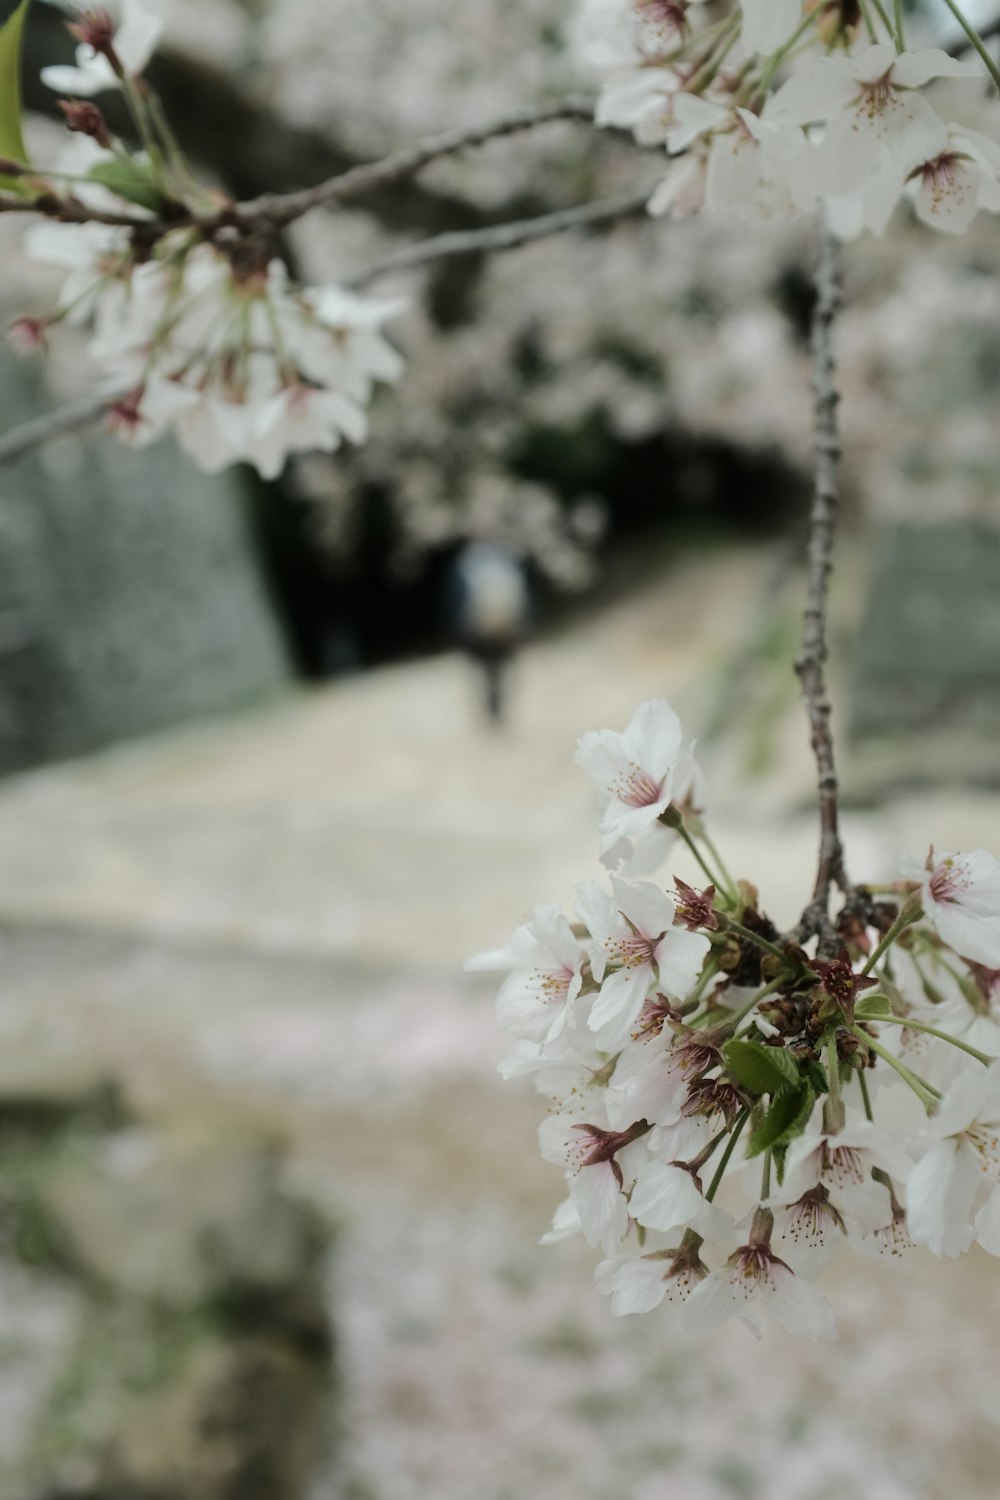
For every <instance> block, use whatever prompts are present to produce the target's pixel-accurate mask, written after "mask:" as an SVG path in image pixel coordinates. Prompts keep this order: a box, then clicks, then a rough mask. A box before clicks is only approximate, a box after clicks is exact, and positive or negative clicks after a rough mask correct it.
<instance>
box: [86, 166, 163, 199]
mask: <svg viewBox="0 0 1000 1500" xmlns="http://www.w3.org/2000/svg"><path fill="white" fill-rule="evenodd" d="M87 176H88V177H89V178H90V180H91V181H92V182H99V183H100V184H101V186H102V187H106V188H110V189H111V191H112V192H113V193H117V195H118V197H119V198H124V199H125V202H126V203H136V204H138V206H139V207H140V208H148V209H151V210H153V211H154V212H155V211H156V209H158V208H159V207H160V206H161V204H162V202H163V196H162V194H161V193H160V191H159V189H158V188H157V186H156V183H155V182H154V181H153V178H152V177H151V176H150V173H149V169H148V167H146V166H144V165H143V163H142V162H140V161H137V160H136V159H135V157H131V158H130V159H129V160H128V161H120V160H119V159H118V158H117V157H114V158H113V159H112V160H110V161H98V162H95V163H94V165H93V166H92V167H91V169H90V171H89V172H88V173H87Z"/></svg>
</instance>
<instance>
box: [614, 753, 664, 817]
mask: <svg viewBox="0 0 1000 1500" xmlns="http://www.w3.org/2000/svg"><path fill="white" fill-rule="evenodd" d="M665 779H666V778H664V780H665ZM664 780H661V781H655V780H654V779H653V777H652V776H650V774H649V772H648V771H644V770H643V769H642V767H641V766H638V765H636V763H635V761H632V762H630V765H629V769H628V771H627V772H626V773H625V774H624V775H623V776H620V777H619V778H618V780H617V781H616V782H614V783H613V784H612V785H611V786H610V787H609V791H610V793H611V795H612V797H616V798H617V799H618V801H619V802H624V803H625V806H626V807H652V806H653V804H654V803H656V802H659V801H660V799H661V798H662V796H663V785H664Z"/></svg>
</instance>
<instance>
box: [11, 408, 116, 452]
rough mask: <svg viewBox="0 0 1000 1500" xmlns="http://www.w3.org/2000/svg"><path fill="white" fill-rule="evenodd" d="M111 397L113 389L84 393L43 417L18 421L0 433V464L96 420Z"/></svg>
mask: <svg viewBox="0 0 1000 1500" xmlns="http://www.w3.org/2000/svg"><path fill="white" fill-rule="evenodd" d="M115 399H116V394H115V393H112V394H111V395H103V396H84V397H82V398H81V399H80V400H79V401H71V402H70V403H69V404H68V405H66V406H60V407H59V408H58V409H57V410H56V411H53V412H49V413H48V414H47V415H46V416H44V417H36V418H35V419H34V420H33V421H31V422H22V423H21V425H20V426H19V427H13V428H11V430H10V432H7V433H5V434H4V436H3V437H0V468H3V467H5V466H6V465H7V464H13V463H16V462H17V460H18V459H19V458H24V457H25V456H26V455H27V454H28V453H31V452H33V451H34V449H36V448H41V447H42V446H43V444H45V443H47V442H48V441H49V440H50V439H51V438H56V437H62V436H64V434H66V433H68V432H76V431H78V430H79V429H80V428H81V427H88V426H89V425H90V423H91V422H96V421H97V419H98V417H99V416H101V415H102V413H103V412H104V411H106V410H107V408H108V407H109V406H110V405H111V403H112V402H113V401H114V400H115Z"/></svg>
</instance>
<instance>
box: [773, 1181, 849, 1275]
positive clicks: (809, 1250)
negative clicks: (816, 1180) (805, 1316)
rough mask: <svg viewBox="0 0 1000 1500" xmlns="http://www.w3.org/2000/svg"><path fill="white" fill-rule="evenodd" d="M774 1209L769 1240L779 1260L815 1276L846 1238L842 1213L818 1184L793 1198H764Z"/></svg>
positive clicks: (845, 1227) (792, 1267)
mask: <svg viewBox="0 0 1000 1500" xmlns="http://www.w3.org/2000/svg"><path fill="white" fill-rule="evenodd" d="M768 1207H770V1208H771V1209H773V1211H774V1224H775V1232H774V1235H773V1241H774V1246H775V1250H776V1252H777V1253H778V1254H779V1255H780V1257H781V1259H782V1260H783V1261H784V1262H785V1264H786V1265H787V1266H789V1267H790V1268H791V1269H792V1270H793V1271H795V1272H796V1274H797V1275H799V1276H805V1277H806V1278H807V1279H811V1278H812V1277H815V1276H818V1275H819V1274H820V1273H821V1272H822V1271H824V1270H825V1269H826V1267H827V1266H828V1265H829V1264H830V1261H831V1260H833V1258H834V1256H835V1255H836V1253H837V1251H838V1250H839V1249H840V1248H841V1246H842V1245H843V1244H844V1243H845V1241H846V1236H847V1225H846V1224H845V1223H844V1219H843V1215H842V1214H841V1213H840V1212H839V1211H838V1210H837V1209H836V1208H835V1207H834V1205H833V1204H832V1203H831V1202H830V1194H829V1192H828V1191H827V1189H826V1188H825V1187H823V1186H822V1184H817V1186H816V1187H813V1188H809V1189H808V1191H806V1192H805V1193H803V1194H802V1196H801V1198H797V1199H795V1200H794V1201H780V1199H778V1198H770V1199H768Z"/></svg>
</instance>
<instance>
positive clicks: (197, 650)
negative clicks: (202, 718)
mask: <svg viewBox="0 0 1000 1500" xmlns="http://www.w3.org/2000/svg"><path fill="white" fill-rule="evenodd" d="M52 399H53V398H51V397H50V396H48V395H47V394H46V393H45V392H43V391H41V390H39V388H38V384H37V378H36V376H35V373H34V371H33V370H32V369H31V367H29V366H26V365H24V364H22V363H20V362H18V361H14V360H13V359H11V358H9V357H8V358H4V357H3V356H2V355H0V411H2V414H3V421H2V426H3V427H4V428H7V427H12V426H14V425H15V424H16V423H17V422H19V421H23V420H25V419H26V418H28V417H30V416H33V415H37V413H38V412H39V411H40V410H45V408H46V404H48V403H51V401H52ZM247 507H248V498H247V495H246V494H245V493H244V490H243V487H242V484H241V477H240V475H239V474H238V473H235V472H233V473H229V474H225V475H222V476H218V477H210V476H207V475H204V474H201V473H199V472H198V471H197V470H196V469H194V468H193V466H192V465H191V464H189V463H188V462H187V461H186V460H185V459H184V458H183V457H182V456H181V455H180V454H179V453H178V452H177V451H176V450H175V449H174V447H173V445H172V443H171V442H170V441H169V440H168V441H167V442H166V443H162V444H159V445H157V446H156V447H154V448H152V449H150V450H147V451H145V452H142V453H131V452H128V451H126V450H125V449H123V448H122V447H121V446H120V445H118V444H115V443H111V442H109V441H107V439H106V438H104V437H103V436H102V434H101V433H99V432H90V433H84V434H81V435H79V436H73V437H66V438H61V439H59V440H58V441H57V442H54V443H52V444H51V445H50V446H49V447H48V448H46V449H45V450H44V451H43V452H42V453H40V454H38V455H36V456H33V457H31V458H30V459H26V460H23V461H22V462H21V463H19V464H17V465H14V466H11V467H10V468H7V469H2V470H0V771H11V770H14V769H17V768H20V767H23V766H29V765H34V764H37V763H39V762H44V761H47V760H52V759H57V758H61V757H65V756H69V755H74V754H78V753H81V752H84V751H87V750H91V749H94V748H96V747H98V746H101V745H104V744H107V743H110V742H111V741H114V740H119V739H126V738H129V737H131V736H134V735H139V734H143V733H146V732H148V731H150V730H154V729H158V728H160V727H162V726H165V725H168V724H173V723H175V722H177V721H179V720H183V719H187V718H192V717H194V716H197V715H201V714H206V713H213V712H221V711H224V710H227V709H230V708H233V707H234V706H236V705H238V704H241V703H246V702H250V701H253V700H255V699H257V698H259V697H261V696H262V695H264V694H267V693H272V692H274V691H276V690H277V689H279V688H280V687H281V686H282V685H283V684H285V683H286V682H287V680H288V677H289V666H288V660H287V654H286V650H285V646H284V642H283V639H282V635H281V629H280V626H279V624H278V622H277V619H276V616H275V612H274V609H273V607H272V603H271V601H270V599H269V597H268V593H267V588H266V585H265V583H264V580H263V576H262V573H261V568H260V563H259V559H258V557H257V553H256V549H255V546H254V541H253V537H252V533H251V529H250V526H249V524H248V508H247Z"/></svg>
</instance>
